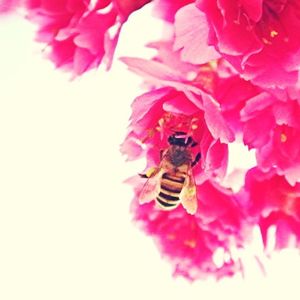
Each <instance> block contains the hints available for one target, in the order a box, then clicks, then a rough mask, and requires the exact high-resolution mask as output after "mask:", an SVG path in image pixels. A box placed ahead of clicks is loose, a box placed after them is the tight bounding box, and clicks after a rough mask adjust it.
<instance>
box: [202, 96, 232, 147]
mask: <svg viewBox="0 0 300 300" xmlns="http://www.w3.org/2000/svg"><path fill="white" fill-rule="evenodd" d="M202 99H203V108H204V118H205V121H206V125H207V127H208V128H209V131H210V132H211V134H212V135H213V137H214V138H215V139H220V140H221V142H223V143H228V142H232V141H233V140H234V134H233V132H232V130H231V129H230V128H229V126H228V124H227V122H226V121H225V119H224V117H223V116H222V112H221V107H220V104H219V103H218V102H216V101H215V100H214V99H213V98H212V97H211V96H210V95H207V94H203V96H202Z"/></svg>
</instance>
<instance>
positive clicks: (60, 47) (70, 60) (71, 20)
mask: <svg viewBox="0 0 300 300" xmlns="http://www.w3.org/2000/svg"><path fill="white" fill-rule="evenodd" d="M148 2H149V0H143V1H142V0H141V1H110V0H107V1H97V2H95V3H94V4H92V2H91V1H84V0H61V1H52V0H51V1H50V0H49V1H41V0H26V8H27V9H28V18H29V19H30V20H31V21H34V22H36V23H37V24H38V26H39V29H38V33H37V40H38V41H41V42H44V43H46V44H47V45H48V52H49V53H48V56H49V57H50V59H51V60H52V61H53V62H54V63H55V65H56V66H57V67H63V68H65V69H68V70H71V71H72V72H73V73H74V75H80V74H82V73H84V72H85V71H87V70H89V69H91V68H95V67H98V66H99V64H100V63H101V62H102V61H105V63H106V65H107V68H109V67H110V66H111V63H112V59H113V55H114V51H115V48H116V45H117V42H118V38H119V34H120V31H121V28H122V25H123V24H124V22H126V20H127V19H128V17H129V15H130V14H131V13H132V12H133V11H135V10H136V9H139V8H141V7H142V6H143V5H145V4H146V3H148ZM112 29H114V31H113V32H112Z"/></svg>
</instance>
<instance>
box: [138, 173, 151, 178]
mask: <svg viewBox="0 0 300 300" xmlns="http://www.w3.org/2000/svg"><path fill="white" fill-rule="evenodd" d="M138 175H139V176H140V177H141V178H149V177H148V175H147V174H141V173H139V174H138Z"/></svg>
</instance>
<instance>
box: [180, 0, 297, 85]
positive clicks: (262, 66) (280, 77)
mask: <svg viewBox="0 0 300 300" xmlns="http://www.w3.org/2000/svg"><path fill="white" fill-rule="evenodd" d="M196 5H197V7H198V8H199V9H200V10H201V11H202V12H203V13H204V14H205V17H203V16H204V15H203V16H202V21H201V22H199V20H195V19H191V20H190V22H189V23H185V24H183V23H180V24H178V27H179V28H180V27H182V26H185V27H189V28H190V32H193V31H194V28H195V27H196V26H198V27H199V26H201V28H202V27H205V26H206V27H207V29H208V39H207V40H203V38H202V39H201V37H198V38H197V40H199V41H202V44H201V45H199V46H198V48H199V49H200V48H201V46H202V47H203V49H207V47H209V46H214V47H215V49H216V50H217V51H218V52H219V53H220V54H221V55H222V56H223V57H224V58H226V59H227V60H228V61H229V62H230V63H231V64H232V65H233V66H234V67H235V68H236V69H237V70H238V72H239V73H240V74H241V75H242V76H243V78H245V79H246V80H251V81H252V82H253V83H255V84H258V85H261V86H264V87H274V86H279V87H286V86H290V85H292V84H294V83H295V82H296V81H297V77H298V69H299V61H300V60H299V53H300V18H299V12H300V7H299V5H298V3H297V1H292V0H284V1H277V0H261V1H247V0H239V1H237V0H234V1H216V0H198V1H196ZM179 12H180V11H179ZM195 21H196V22H195ZM198 56H201V52H200V51H199V52H198ZM186 59H188V58H187V57H186ZM189 59H190V60H192V59H193V57H192V55H191V57H190V58H189Z"/></svg>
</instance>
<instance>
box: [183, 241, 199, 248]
mask: <svg viewBox="0 0 300 300" xmlns="http://www.w3.org/2000/svg"><path fill="white" fill-rule="evenodd" d="M183 244H184V245H185V246H187V247H190V248H193V249H194V248H196V245H197V242H196V241H195V240H185V241H184V242H183Z"/></svg>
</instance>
